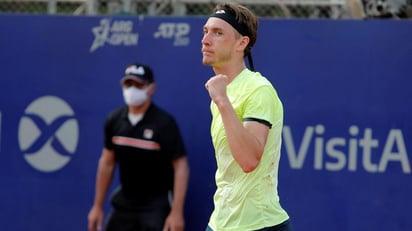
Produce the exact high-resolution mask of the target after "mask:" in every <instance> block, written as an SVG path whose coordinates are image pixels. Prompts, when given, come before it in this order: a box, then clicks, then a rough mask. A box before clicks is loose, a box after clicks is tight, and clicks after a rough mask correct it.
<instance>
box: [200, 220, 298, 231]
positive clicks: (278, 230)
mask: <svg viewBox="0 0 412 231" xmlns="http://www.w3.org/2000/svg"><path fill="white" fill-rule="evenodd" d="M206 231H213V229H212V228H210V227H209V226H207V228H206ZM255 231H292V226H291V224H290V221H289V219H288V220H286V221H284V222H282V223H280V224H278V225H275V226H272V227H266V228H263V229H258V230H255Z"/></svg>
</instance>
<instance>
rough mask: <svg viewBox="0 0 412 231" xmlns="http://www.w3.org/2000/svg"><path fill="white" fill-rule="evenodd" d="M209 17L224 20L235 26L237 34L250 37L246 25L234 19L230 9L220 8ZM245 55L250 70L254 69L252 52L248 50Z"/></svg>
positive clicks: (234, 16)
mask: <svg viewBox="0 0 412 231" xmlns="http://www.w3.org/2000/svg"><path fill="white" fill-rule="evenodd" d="M210 17H215V18H220V19H222V20H224V21H226V22H227V23H229V24H230V25H231V26H232V27H233V28H235V29H236V30H237V32H239V34H241V35H242V36H248V37H249V38H250V32H249V29H248V27H247V26H246V24H244V23H239V22H238V21H237V20H236V15H235V13H234V12H233V11H232V10H231V9H229V8H223V9H221V10H218V11H216V12H215V13H213V14H212V15H210ZM247 57H248V62H249V66H250V70H252V71H254V70H255V68H254V65H253V59H252V54H251V53H250V51H249V53H248V54H247Z"/></svg>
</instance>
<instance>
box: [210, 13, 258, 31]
mask: <svg viewBox="0 0 412 231" xmlns="http://www.w3.org/2000/svg"><path fill="white" fill-rule="evenodd" d="M210 17H216V18H220V19H223V20H225V21H226V22H227V23H229V24H230V25H231V26H232V27H233V28H235V29H236V30H237V31H238V32H239V33H240V34H241V35H243V36H250V33H249V30H248V28H247V26H246V25H245V24H244V23H239V22H238V21H237V20H236V15H235V13H234V12H233V11H232V10H231V9H228V8H223V9H221V10H218V11H216V12H215V13H213V14H212V15H210Z"/></svg>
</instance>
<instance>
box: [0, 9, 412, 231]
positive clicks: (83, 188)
mask: <svg viewBox="0 0 412 231" xmlns="http://www.w3.org/2000/svg"><path fill="white" fill-rule="evenodd" d="M205 20H206V19H205V18H169V17H165V18H148V17H113V18H109V17H64V16H29V15H25V16H23V15H1V16H0V33H1V36H0V67H1V74H0V189H1V190H0V227H2V228H1V229H2V230H7V231H21V230H33V231H43V230H61V231H64V230H67V231H72V230H86V227H87V213H88V211H89V209H90V207H91V205H92V201H93V194H94V181H95V173H96V167H97V160H98V158H99V156H100V152H101V148H102V126H103V122H104V119H105V116H106V115H107V113H109V112H110V111H111V110H112V109H114V108H116V107H118V106H119V105H121V104H122V103H123V101H122V96H121V91H120V87H119V80H120V78H121V76H122V72H123V69H124V67H125V65H126V64H129V63H131V62H134V61H141V62H144V63H147V64H149V65H151V66H152V67H153V69H154V71H155V75H156V78H157V80H156V81H157V84H158V91H157V93H156V94H155V101H156V102H157V103H158V104H159V105H160V106H162V107H164V108H166V109H167V110H169V111H170V112H171V113H172V114H173V115H175V117H176V119H177V120H178V122H179V124H180V127H181V130H182V133H183V136H184V139H185V142H186V146H187V149H188V153H189V161H190V166H191V179H190V185H189V191H188V197H187V204H186V219H187V230H189V231H198V230H204V227H205V226H206V224H207V221H208V216H209V214H210V212H211V210H212V208H213V205H212V194H213V192H214V187H215V186H214V170H215V162H214V156H213V149H212V145H211V140H210V135H209V123H210V113H209V108H208V107H209V97H208V95H207V92H206V91H205V89H204V83H205V82H206V81H207V79H208V78H209V77H210V76H212V75H213V73H212V71H211V69H210V68H209V67H205V66H203V65H202V64H201V53H200V47H201V44H200V40H201V37H202V26H203V23H204V22H205ZM411 41H412V21H372V20H371V21H328V20H321V21H317V20H302V21H301V20H290V21H283V20H267V19H266V20H263V19H262V20H261V25H260V34H259V38H258V43H257V45H256V46H255V48H254V49H253V56H254V63H255V68H256V69H257V70H259V71H260V72H261V73H262V74H264V75H265V76H267V77H268V78H269V79H270V80H271V82H272V83H273V84H274V86H275V87H276V88H277V90H278V93H279V95H280V97H281V99H282V100H283V103H284V107H285V128H284V133H283V137H284V140H283V146H282V157H281V167H280V184H279V192H280V197H281V203H282V205H283V206H284V207H285V209H286V210H287V211H288V212H289V213H290V216H291V218H292V220H293V225H294V228H295V230H305V231H312V230H313V231H315V230H316V231H317V230H334V231H355V230H394V231H396V230H412V220H411V219H410V208H411V207H412V200H411V199H410V196H411V195H412V175H411V167H410V165H411V159H412V153H411V152H412V125H411V119H410V118H412V107H411V106H412V104H411V103H412V91H411V90H410V86H411V85H412V78H411V77H412V74H411V73H412V72H411V66H412V43H411ZM107 209H109V205H108V204H107ZM321 224H322V227H320V225H321Z"/></svg>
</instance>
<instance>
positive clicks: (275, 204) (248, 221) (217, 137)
mask: <svg viewBox="0 0 412 231" xmlns="http://www.w3.org/2000/svg"><path fill="white" fill-rule="evenodd" d="M227 94H228V97H229V100H230V101H231V103H232V106H233V108H234V109H235V112H236V114H237V116H238V118H239V120H240V121H244V119H247V118H253V119H260V120H265V121H267V122H269V123H270V124H272V128H271V129H270V131H269V136H268V139H267V143H266V146H265V150H264V153H263V156H262V159H261V161H260V164H259V166H258V167H257V168H256V169H255V170H253V171H252V172H250V173H245V172H243V171H242V169H241V168H240V166H239V165H238V163H237V162H236V161H235V160H234V159H233V157H232V154H231V152H230V148H229V145H228V143H227V139H226V135H225V130H224V127H223V122H222V120H221V117H220V113H219V110H218V109H217V107H216V105H215V104H214V103H213V102H212V103H211V112H212V116H213V119H212V125H211V135H212V141H213V145H214V148H215V155H216V161H217V171H216V175H215V180H216V185H217V190H216V192H215V195H214V198H213V199H214V205H215V208H214V211H213V213H212V215H211V217H210V220H209V226H210V227H211V228H212V229H213V230H214V231H250V230H256V229H261V228H264V227H270V226H274V225H276V224H280V223H282V222H283V221H285V220H287V219H288V218H289V216H288V214H287V213H286V211H285V210H284V209H283V208H282V207H281V205H280V203H279V196H278V191H277V184H278V179H277V178H278V168H279V165H278V164H279V159H280V146H281V133H282V126H283V106H282V103H281V101H280V99H279V97H278V95H277V93H276V91H275V89H274V88H273V86H272V85H271V83H270V82H269V81H268V80H267V79H266V78H264V77H263V76H262V75H261V74H260V73H258V72H251V71H250V70H248V69H245V70H244V71H242V72H241V73H240V74H239V75H238V76H237V77H236V78H235V79H234V80H233V81H232V82H231V83H230V84H229V85H228V86H227Z"/></svg>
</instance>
